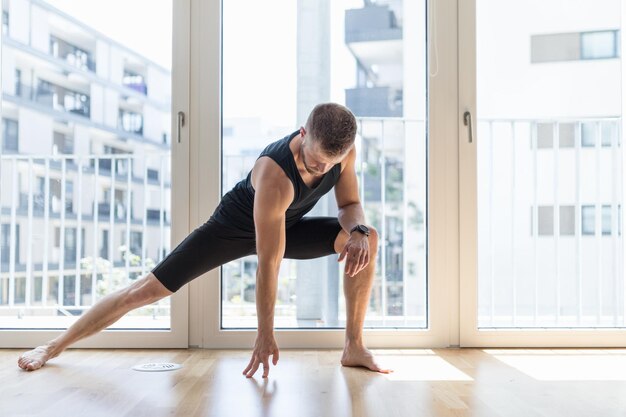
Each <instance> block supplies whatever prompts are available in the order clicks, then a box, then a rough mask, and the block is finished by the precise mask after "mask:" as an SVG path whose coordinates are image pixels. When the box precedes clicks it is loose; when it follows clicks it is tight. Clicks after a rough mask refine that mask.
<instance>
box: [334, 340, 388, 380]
mask: <svg viewBox="0 0 626 417" xmlns="http://www.w3.org/2000/svg"><path fill="white" fill-rule="evenodd" d="M341 364H342V365H343V366H362V367H364V368H367V369H369V370H371V371H374V372H380V373H382V374H388V373H390V372H393V370H391V369H383V368H381V367H380V366H379V365H378V364H377V363H376V360H375V359H374V355H372V352H370V351H369V350H368V349H367V348H366V347H365V346H363V345H361V344H357V345H350V344H349V343H346V346H345V348H344V349H343V355H342V356H341Z"/></svg>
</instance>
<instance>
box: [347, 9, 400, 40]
mask: <svg viewBox="0 0 626 417" xmlns="http://www.w3.org/2000/svg"><path fill="white" fill-rule="evenodd" d="M345 25H346V26H345V30H346V32H345V36H346V38H345V41H346V43H348V44H350V43H356V42H377V41H391V40H399V39H402V28H401V27H399V26H398V23H397V20H396V16H395V14H394V12H393V11H392V10H390V9H389V6H386V5H385V6H379V5H368V6H366V7H363V8H361V9H351V10H346V15H345Z"/></svg>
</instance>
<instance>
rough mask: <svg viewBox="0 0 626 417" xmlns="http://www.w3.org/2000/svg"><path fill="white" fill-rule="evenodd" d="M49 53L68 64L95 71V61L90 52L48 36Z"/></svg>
mask: <svg viewBox="0 0 626 417" xmlns="http://www.w3.org/2000/svg"><path fill="white" fill-rule="evenodd" d="M50 54H51V55H52V56H54V57H56V58H59V59H62V60H65V61H67V63H69V64H70V65H73V66H75V67H76V68H80V69H82V70H85V71H91V72H95V71H96V61H95V60H94V58H93V55H92V54H91V52H88V51H85V50H84V49H81V48H79V47H77V46H75V45H72V44H71V43H69V42H66V41H64V40H62V39H59V38H57V37H55V36H50Z"/></svg>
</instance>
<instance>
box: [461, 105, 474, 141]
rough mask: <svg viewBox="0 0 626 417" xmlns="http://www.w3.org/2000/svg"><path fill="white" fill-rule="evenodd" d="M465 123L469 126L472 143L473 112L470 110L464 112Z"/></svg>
mask: <svg viewBox="0 0 626 417" xmlns="http://www.w3.org/2000/svg"><path fill="white" fill-rule="evenodd" d="M463 124H464V125H465V126H468V135H469V143H472V114H471V113H470V112H469V111H466V112H465V113H463Z"/></svg>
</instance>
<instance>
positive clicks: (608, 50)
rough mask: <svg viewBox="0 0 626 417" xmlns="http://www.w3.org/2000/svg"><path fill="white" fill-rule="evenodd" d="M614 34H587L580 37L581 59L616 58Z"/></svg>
mask: <svg viewBox="0 0 626 417" xmlns="http://www.w3.org/2000/svg"><path fill="white" fill-rule="evenodd" d="M616 42H617V36H616V32H613V31H611V32H589V33H583V34H582V35H581V48H582V52H581V55H582V57H583V59H597V58H613V57H615V56H617V48H616Z"/></svg>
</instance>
